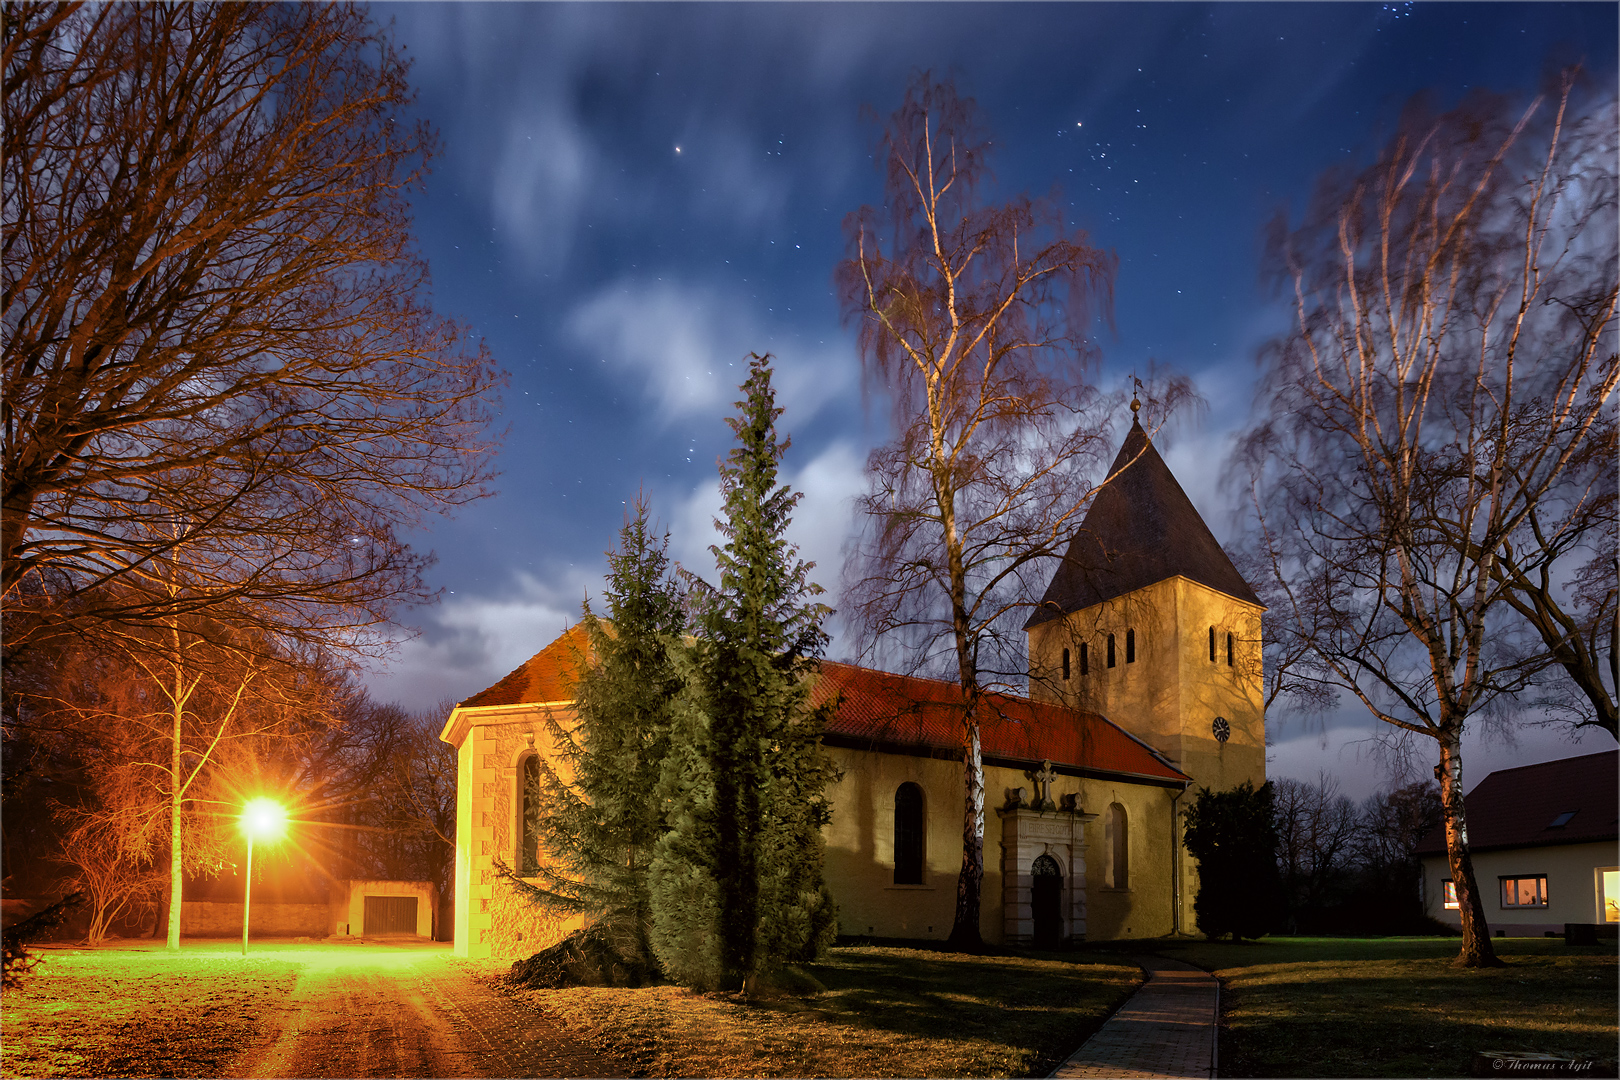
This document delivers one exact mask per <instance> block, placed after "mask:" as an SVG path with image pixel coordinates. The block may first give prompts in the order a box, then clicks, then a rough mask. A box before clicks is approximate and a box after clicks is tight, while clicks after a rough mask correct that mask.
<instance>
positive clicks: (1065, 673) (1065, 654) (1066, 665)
mask: <svg viewBox="0 0 1620 1080" xmlns="http://www.w3.org/2000/svg"><path fill="white" fill-rule="evenodd" d="M1063 681H1064V682H1068V681H1069V650H1068V649H1064V650H1063Z"/></svg>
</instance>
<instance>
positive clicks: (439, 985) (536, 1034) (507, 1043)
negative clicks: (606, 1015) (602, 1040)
mask: <svg viewBox="0 0 1620 1080" xmlns="http://www.w3.org/2000/svg"><path fill="white" fill-rule="evenodd" d="M423 981H424V984H425V985H426V986H428V987H430V988H431V990H430V992H431V993H432V994H433V997H434V998H436V999H437V1001H436V1004H437V1005H438V1006H439V1008H440V1010H441V1011H442V1013H443V1014H444V1015H445V1016H447V1017H448V1018H449V1020H450V1023H451V1025H452V1026H453V1027H454V1028H455V1030H456V1033H457V1034H458V1035H460V1036H461V1039H462V1044H463V1047H464V1053H465V1054H466V1055H467V1056H466V1057H465V1058H463V1063H462V1066H461V1069H460V1070H458V1071H457V1072H456V1073H454V1074H451V1073H448V1072H447V1073H446V1074H445V1075H459V1076H502V1077H522V1076H544V1077H615V1076H625V1075H627V1070H626V1067H625V1065H624V1064H623V1063H622V1062H619V1061H615V1060H613V1059H612V1058H609V1057H606V1056H604V1055H602V1054H599V1053H597V1052H596V1051H595V1050H593V1049H592V1048H591V1047H590V1046H588V1045H587V1044H586V1043H584V1042H583V1041H581V1040H580V1039H579V1038H577V1037H576V1036H574V1035H572V1034H570V1033H569V1032H568V1031H567V1029H565V1028H564V1027H563V1026H562V1025H561V1024H559V1023H557V1022H556V1021H555V1020H553V1019H552V1018H551V1017H550V1016H549V1015H547V1014H546V1013H543V1012H538V1011H536V1010H534V1009H530V1008H528V1007H526V1006H524V1005H520V1004H518V1003H517V1002H515V1001H513V1000H512V999H511V998H508V997H507V996H506V995H504V994H502V993H500V992H499V991H498V990H496V989H495V988H494V987H493V986H490V985H488V984H486V983H483V982H482V981H480V980H474V979H472V978H470V977H468V976H467V975H466V974H465V973H464V972H459V971H454V970H453V969H451V970H445V969H441V970H439V971H435V972H433V973H432V975H431V976H429V977H428V978H427V979H424V980H423Z"/></svg>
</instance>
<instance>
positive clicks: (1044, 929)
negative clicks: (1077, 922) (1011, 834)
mask: <svg viewBox="0 0 1620 1080" xmlns="http://www.w3.org/2000/svg"><path fill="white" fill-rule="evenodd" d="M1030 872H1031V874H1032V875H1033V882H1032V886H1031V889H1030V894H1031V895H1030V907H1031V909H1032V911H1031V914H1032V915H1033V916H1034V919H1035V947H1036V948H1040V949H1054V948H1056V947H1057V946H1058V944H1059V942H1060V941H1061V940H1062V937H1063V913H1062V905H1063V871H1062V870H1061V869H1059V868H1058V864H1057V860H1056V859H1054V858H1052V856H1050V855H1042V856H1041V857H1040V858H1038V859H1036V860H1035V865H1034V866H1032V867H1030Z"/></svg>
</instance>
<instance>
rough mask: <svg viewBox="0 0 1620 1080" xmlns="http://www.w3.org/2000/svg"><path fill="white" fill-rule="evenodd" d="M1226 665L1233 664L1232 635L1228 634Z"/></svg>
mask: <svg viewBox="0 0 1620 1080" xmlns="http://www.w3.org/2000/svg"><path fill="white" fill-rule="evenodd" d="M1226 666H1227V667H1231V666H1232V635H1231V634H1227V635H1226Z"/></svg>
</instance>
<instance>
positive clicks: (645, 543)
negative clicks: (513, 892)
mask: <svg viewBox="0 0 1620 1080" xmlns="http://www.w3.org/2000/svg"><path fill="white" fill-rule="evenodd" d="M668 543H669V541H668V537H667V536H666V537H664V538H663V539H662V540H659V539H658V538H656V537H655V536H654V534H653V531H652V530H651V529H650V528H649V526H648V507H647V504H646V502H645V500H644V499H642V498H638V499H637V500H636V502H635V504H634V508H633V514H632V516H631V517H630V518H629V519H628V520H627V521H626V522H625V525H624V528H623V529H622V530H621V531H620V533H619V546H618V549H617V550H615V551H610V552H608V554H607V558H608V578H607V582H606V588H605V590H604V594H603V595H604V600H605V602H606V608H607V610H606V615H607V618H606V619H601V618H598V617H597V615H596V614H595V613H594V612H593V611H592V610H591V606H590V603H589V601H587V602H586V604H585V608H584V618H583V620H582V626H583V627H584V629H585V634H586V641H587V647H588V650H589V655H588V657H582V658H581V659H582V660H585V661H587V662H586V663H585V664H584V665H583V667H584V673H583V675H582V676H581V679H580V682H579V684H578V688H577V691H576V699H575V700H576V708H577V720H576V722H575V724H574V725H573V726H572V727H569V726H567V725H565V724H562V723H559V722H558V721H557V720H556V719H554V718H552V719H548V721H547V728H548V734H549V735H550V736H551V739H552V741H553V744H554V745H555V746H556V747H557V748H558V749H557V756H558V759H559V760H560V762H561V763H563V764H564V765H565V766H566V767H565V768H564V769H562V770H558V769H556V768H554V767H553V763H552V762H548V761H545V760H542V761H541V762H540V770H541V775H540V793H539V794H540V797H539V799H538V800H536V803H535V805H534V807H533V808H532V811H531V813H530V815H529V826H530V828H531V829H532V830H533V832H534V833H537V834H538V836H539V838H540V846H541V848H542V849H543V855H544V857H543V858H541V859H540V860H539V862H538V865H537V866H535V867H532V868H525V873H527V875H528V876H530V877H532V878H538V885H534V884H529V883H526V882H523V881H520V880H517V879H516V878H515V876H510V875H509V877H510V879H511V880H513V881H514V884H516V885H517V886H518V889H519V892H520V894H521V895H524V896H526V897H527V898H528V899H530V900H531V901H533V902H536V903H538V904H540V905H541V906H543V907H547V908H550V909H552V910H556V911H560V912H565V913H583V914H585V915H587V916H588V917H590V918H591V920H592V921H593V934H592V937H593V940H592V942H591V943H589V944H588V947H587V951H588V952H589V951H594V952H596V953H601V952H603V950H604V948H605V949H606V951H607V952H609V953H610V954H611V955H610V956H608V957H606V958H605V959H607V960H609V961H610V963H611V964H613V965H614V966H618V967H619V968H620V969H621V970H620V974H621V975H622V976H623V977H624V978H625V979H627V980H628V981H631V982H639V981H640V980H641V979H642V978H644V977H646V976H647V975H650V974H651V973H652V972H653V970H654V968H655V962H654V960H653V956H652V950H651V945H650V937H649V934H650V930H651V926H652V908H651V899H650V894H649V891H648V872H649V868H650V866H651V863H652V858H653V851H654V847H655V845H656V843H657V841H658V838H659V836H660V835H661V834H662V833H663V832H664V830H665V827H666V826H665V823H664V813H663V811H662V809H661V807H660V804H659V796H658V790H657V789H658V781H659V772H660V768H661V766H662V764H663V761H664V759H665V757H666V756H667V755H668V753H669V747H670V729H671V705H672V703H673V701H674V700H675V699H676V698H677V697H678V696H679V693H680V687H681V680H680V677H679V675H678V674H677V673H676V671H675V669H674V667H673V665H672V662H671V657H670V654H669V649H668V645H669V643H670V642H671V641H672V640H675V641H678V640H679V637H680V634H681V632H682V631H683V630H684V629H685V603H684V596H683V593H682V590H681V589H680V587H679V585H678V584H677V582H676V581H675V580H674V579H673V578H672V577H671V576H670V566H669V557H668V550H667V549H668ZM565 776H566V778H565ZM604 939H605V940H604ZM596 959H597V961H598V962H600V960H601V959H604V958H602V957H597V958H596ZM603 974H605V975H612V974H613V973H611V972H604V973H603ZM614 981H619V979H618V978H614Z"/></svg>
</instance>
